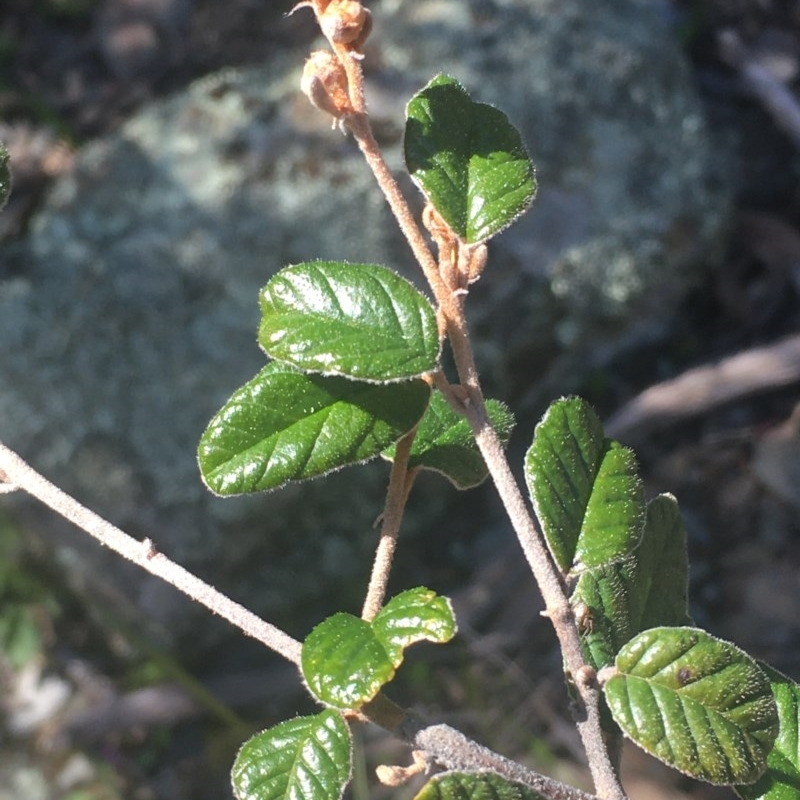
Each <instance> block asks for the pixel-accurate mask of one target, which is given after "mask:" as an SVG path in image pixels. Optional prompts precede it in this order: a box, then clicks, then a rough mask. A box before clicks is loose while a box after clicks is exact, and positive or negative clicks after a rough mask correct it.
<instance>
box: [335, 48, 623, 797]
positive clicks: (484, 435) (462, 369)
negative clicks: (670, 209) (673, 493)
mask: <svg viewBox="0 0 800 800" xmlns="http://www.w3.org/2000/svg"><path fill="white" fill-rule="evenodd" d="M344 67H345V69H346V70H347V72H348V77H349V79H350V81H351V82H355V84H356V85H357V86H361V85H362V81H363V77H362V67H361V63H360V61H355V60H354V61H352V62H348V63H344ZM354 72H355V73H357V77H353V73H354ZM345 123H346V125H347V128H348V129H349V130H350V132H351V133H352V134H353V136H354V138H355V140H356V142H357V143H358V146H359V148H360V150H361V152H362V154H363V155H364V158H365V159H366V161H367V164H368V165H369V167H370V169H371V170H372V172H373V174H374V176H375V179H376V180H377V182H378V185H379V187H380V189H381V191H382V192H383V194H384V196H385V198H386V200H387V202H388V204H389V207H390V209H391V211H392V213H393V214H394V216H395V218H396V220H397V222H398V225H399V226H400V229H401V231H402V232H403V235H404V236H405V238H406V240H407V241H408V243H409V245H410V247H411V250H412V252H413V253H414V256H415V258H416V259H417V261H418V262H419V265H420V267H421V268H422V271H423V273H424V275H425V277H426V279H427V280H428V283H429V284H430V287H431V290H432V291H433V294H434V297H435V299H436V301H437V303H438V305H439V314H440V316H442V317H443V318H444V320H445V322H446V327H447V333H448V336H449V339H450V344H451V347H452V349H453V356H454V360H455V362H456V367H457V370H458V375H459V380H460V382H461V385H462V386H463V387H464V388H465V389H466V390H467V393H468V399H467V402H466V403H465V404H464V406H463V408H462V409H461V411H462V413H465V415H466V416H467V419H468V420H469V422H470V425H471V427H472V431H473V434H474V435H475V439H476V441H477V443H478V447H479V449H480V451H481V454H482V455H483V457H484V460H485V461H486V464H487V466H488V468H489V472H490V474H491V475H492V479H493V481H494V482H495V485H496V486H497V489H498V492H499V494H500V496H501V499H502V501H503V503H504V505H505V507H506V511H507V513H508V515H509V518H510V520H511V523H512V526H513V527H514V529H515V531H516V533H517V536H518V538H519V540H520V544H521V545H522V548H523V551H524V553H525V556H526V558H527V559H528V563H529V564H530V566H531V570H532V571H533V574H534V577H535V578H536V580H537V582H538V583H539V586H540V590H541V592H542V596H543V598H544V601H545V605H546V607H547V611H548V614H549V616H550V619H551V622H552V624H553V627H554V628H555V631H556V635H557V636H558V640H559V643H560V645H561V648H562V652H563V655H564V661H565V664H566V667H567V671H568V672H569V673H570V675H571V676H573V678H574V677H575V676H576V675H578V674H579V673H582V671H583V669H585V668H586V664H585V662H584V659H583V653H582V650H581V643H580V636H579V634H578V629H577V626H576V625H575V617H574V614H573V613H572V608H571V606H570V603H569V599H568V596H567V593H566V589H565V587H564V585H563V581H562V579H561V575H560V573H559V572H558V570H557V569H556V566H555V564H554V562H553V560H552V558H551V557H550V553H549V552H548V550H547V547H546V545H545V542H544V537H543V536H542V534H541V532H540V531H539V529H538V527H537V524H536V522H535V521H534V519H533V517H532V515H531V514H530V512H529V511H528V508H527V506H526V505H525V501H524V500H523V498H522V494H521V492H520V490H519V487H518V486H517V483H516V480H515V479H514V476H513V474H512V472H511V468H510V467H509V465H508V461H507V459H506V456H505V452H504V451H503V447H502V444H501V443H500V440H499V438H498V436H497V433H496V432H495V430H494V428H493V427H492V425H491V422H490V421H489V418H488V415H487V413H486V405H485V402H484V399H483V394H482V391H481V388H480V381H479V378H478V371H477V368H476V366H475V359H474V355H473V351H472V345H471V342H470V338H469V331H468V328H467V322H466V317H465V315H464V308H463V295H462V294H460V293H457V292H453V291H452V290H451V289H450V288H449V287H448V286H447V284H446V282H445V281H444V280H443V279H442V276H441V274H440V272H439V265H438V264H437V262H436V259H435V258H434V256H433V254H432V253H431V250H430V248H429V247H428V244H427V242H426V240H425V236H424V234H423V233H422V230H421V228H420V226H419V225H418V223H417V221H416V219H415V218H414V215H413V214H412V212H411V209H410V208H409V206H408V203H407V202H406V199H405V197H404V196H403V194H402V192H401V191H400V187H399V186H398V184H397V181H396V180H395V179H394V176H393V175H392V174H391V171H390V170H389V168H388V166H387V164H386V162H385V160H384V158H383V154H382V152H381V149H380V147H379V145H378V143H377V142H376V140H375V137H374V135H373V132H372V126H371V124H370V120H369V116H368V115H367V113H366V110H362V109H359V110H358V111H357V112H356V113H354V114H351V115H350V116H348V117H347V118H346V120H345ZM449 394H450V396H451V399H452V398H453V397H454V395H453V393H452V392H450V393H449ZM582 668H583V669H582ZM576 687H577V689H578V692H579V695H580V698H581V700H582V702H583V705H584V713H585V717H584V718H583V719H579V720H578V721H577V723H578V729H579V732H580V734H581V738H582V740H583V743H584V747H585V749H586V755H587V759H588V762H589V768H590V770H591V773H592V778H593V779H594V782H595V789H596V791H597V793H598V796H599V797H601V798H603V800H624V798H625V793H624V791H623V790H622V787H621V785H620V783H619V778H618V776H617V774H616V772H615V770H614V767H613V765H612V763H611V759H610V757H609V753H608V751H607V749H606V747H605V744H604V739H603V731H602V727H601V724H600V710H599V709H600V690H599V686H598V685H597V684H596V682H594V683H592V682H590V681H580V682H576Z"/></svg>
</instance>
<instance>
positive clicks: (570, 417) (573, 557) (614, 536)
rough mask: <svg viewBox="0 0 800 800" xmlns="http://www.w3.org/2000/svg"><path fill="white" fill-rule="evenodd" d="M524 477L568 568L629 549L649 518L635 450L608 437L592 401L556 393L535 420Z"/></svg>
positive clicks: (608, 559) (599, 562) (595, 563)
mask: <svg viewBox="0 0 800 800" xmlns="http://www.w3.org/2000/svg"><path fill="white" fill-rule="evenodd" d="M525 479H526V482H527V484H528V490H529V491H530V494H531V499H532V501H533V505H534V508H535V510H536V514H537V516H538V518H539V520H540V522H541V524H542V530H543V532H544V535H545V538H546V539H547V544H548V546H549V548H550V551H551V552H552V554H553V557H554V558H555V560H556V563H557V564H558V566H559V567H560V568H561V569H562V570H563V571H565V572H568V571H572V570H574V571H581V570H582V569H583V568H592V567H600V566H603V565H605V564H610V563H614V562H616V561H619V560H621V559H623V558H625V557H626V556H628V555H630V554H631V553H632V552H633V550H634V549H635V547H636V546H637V545H638V543H639V539H640V537H641V534H642V526H643V524H644V510H645V504H644V495H643V490H642V483H641V480H640V479H639V476H638V475H637V471H636V459H635V457H634V455H633V453H632V452H631V451H630V450H629V449H628V448H625V447H622V445H620V444H619V442H615V441H613V440H611V439H607V438H606V437H605V435H604V433H603V426H602V425H601V423H600V420H599V419H598V418H597V415H596V414H595V413H594V411H593V410H592V408H591V406H590V405H589V404H588V403H587V402H586V401H585V400H582V399H581V398H579V397H569V398H563V399H561V400H557V401H556V402H554V403H553V404H552V405H551V406H550V408H548V410H547V412H546V413H545V415H544V417H543V418H542V420H541V422H540V423H539V424H538V425H537V426H536V432H535V435H534V439H533V444H532V445H531V447H530V449H529V450H528V452H527V454H526V456H525Z"/></svg>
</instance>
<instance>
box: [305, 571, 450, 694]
mask: <svg viewBox="0 0 800 800" xmlns="http://www.w3.org/2000/svg"><path fill="white" fill-rule="evenodd" d="M455 632H456V623H455V617H454V616H453V610H452V607H451V606H450V601H449V600H448V599H447V598H445V597H440V596H438V595H437V594H436V593H435V592H432V591H431V590H430V589H425V588H423V587H420V588H417V589H409V590H408V591H406V592H403V593H402V594H399V595H397V597H394V598H393V599H392V600H390V601H389V602H388V603H387V604H386V606H385V607H384V608H383V609H381V611H380V612H379V613H378V614H377V615H376V617H375V619H374V620H372V622H371V623H369V622H366V621H365V620H363V619H359V618H358V617H355V616H353V615H352V614H345V613H338V614H334V615H333V616H332V617H328V618H327V619H325V620H323V621H322V622H321V623H320V624H319V625H317V627H316V628H314V630H312V631H311V633H309V635H308V636H307V637H306V640H305V642H303V649H302V653H301V659H300V664H301V670H302V672H303V677H304V678H305V680H306V684H307V685H308V688H309V689H310V691H311V693H312V694H313V695H314V696H315V697H316V698H317V699H318V700H319V701H320V702H322V703H325V704H326V705H329V706H332V707H334V708H339V709H342V710H348V709H357V708H360V707H361V706H362V705H364V703H368V702H369V701H370V700H372V699H373V698H374V697H375V695H377V694H378V692H379V691H380V690H381V687H382V686H383V685H385V684H386V683H388V682H389V681H390V680H392V678H393V677H394V674H395V670H396V669H397V667H399V666H400V664H401V663H402V662H403V652H404V650H405V649H406V648H407V647H409V646H410V645H412V644H415V643H416V642H421V641H431V642H438V643H444V642H448V641H449V640H450V639H452V638H453V636H454V635H455Z"/></svg>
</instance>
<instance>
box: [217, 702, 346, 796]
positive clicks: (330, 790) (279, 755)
mask: <svg viewBox="0 0 800 800" xmlns="http://www.w3.org/2000/svg"><path fill="white" fill-rule="evenodd" d="M351 752H352V742H351V738H350V728H349V727H348V725H347V723H346V722H345V721H344V720H343V719H342V717H341V715H340V714H339V713H337V712H335V711H330V710H327V711H323V712H322V713H321V714H317V715H316V716H312V717H298V718H297V719H292V720H288V721H287V722H282V723H280V724H279V725H276V726H275V727H273V728H268V729H267V730H265V731H262V732H261V733H258V734H256V735H255V736H253V737H252V738H251V739H249V740H248V741H247V742H245V743H244V745H242V748H241V749H240V750H239V754H238V755H237V756H236V761H235V762H234V765H233V769H232V770H231V781H232V784H233V791H234V794H235V796H236V800H339V798H340V797H341V796H342V794H343V792H344V788H345V786H346V785H347V783H348V781H349V780H350V772H351V762H352V756H351Z"/></svg>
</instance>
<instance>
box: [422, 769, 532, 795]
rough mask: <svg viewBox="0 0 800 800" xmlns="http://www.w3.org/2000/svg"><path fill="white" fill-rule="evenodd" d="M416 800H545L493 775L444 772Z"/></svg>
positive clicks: (517, 784)
mask: <svg viewBox="0 0 800 800" xmlns="http://www.w3.org/2000/svg"><path fill="white" fill-rule="evenodd" d="M414 800H545V797H544V795H541V794H539V793H538V792H535V791H534V790H533V789H529V788H528V787H527V786H524V785H523V784H521V783H516V782H515V781H509V780H506V779H505V778H501V777H500V776H499V775H496V774H495V773H493V772H443V773H441V774H440V775H436V776H435V777H434V778H431V779H430V780H429V781H428V782H427V783H426V784H425V785H424V786H423V787H422V789H420V790H419V792H418V793H417V795H416V797H415V798H414Z"/></svg>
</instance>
